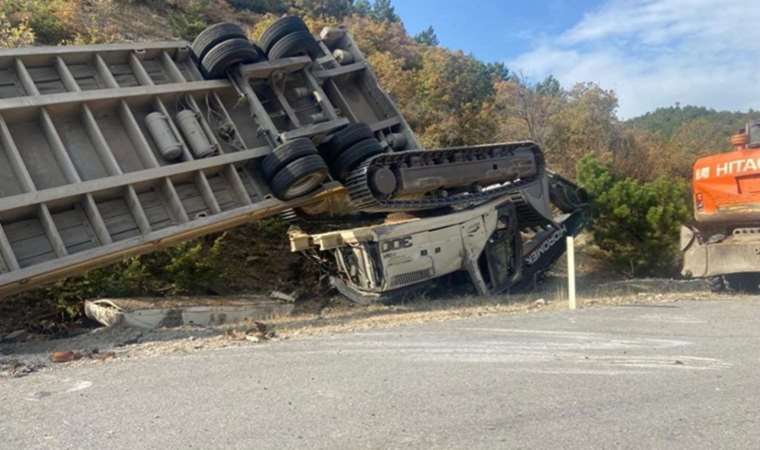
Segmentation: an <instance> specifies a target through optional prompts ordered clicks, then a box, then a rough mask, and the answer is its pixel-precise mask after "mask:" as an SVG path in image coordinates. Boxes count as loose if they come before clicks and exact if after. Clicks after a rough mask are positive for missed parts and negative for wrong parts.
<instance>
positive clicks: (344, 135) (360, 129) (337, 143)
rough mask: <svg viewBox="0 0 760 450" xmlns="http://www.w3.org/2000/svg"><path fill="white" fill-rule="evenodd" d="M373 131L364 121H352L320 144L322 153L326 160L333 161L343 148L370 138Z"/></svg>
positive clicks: (373, 135) (372, 135)
mask: <svg viewBox="0 0 760 450" xmlns="http://www.w3.org/2000/svg"><path fill="white" fill-rule="evenodd" d="M374 137H375V133H373V132H372V129H371V128H370V127H369V125H367V124H365V123H352V124H349V125H347V126H346V127H345V128H343V129H342V130H340V131H338V132H336V133H335V134H334V135H333V137H332V138H331V139H330V140H329V141H327V142H325V143H324V144H322V145H321V146H320V150H321V151H322V155H323V156H324V157H325V159H326V160H327V161H328V162H332V161H335V160H336V159H337V158H338V156H340V154H341V152H343V150H345V149H347V148H349V147H351V146H352V145H354V144H356V143H357V142H359V141H363V140H365V139H371V138H374Z"/></svg>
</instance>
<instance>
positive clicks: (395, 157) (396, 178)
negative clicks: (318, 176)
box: [344, 142, 545, 212]
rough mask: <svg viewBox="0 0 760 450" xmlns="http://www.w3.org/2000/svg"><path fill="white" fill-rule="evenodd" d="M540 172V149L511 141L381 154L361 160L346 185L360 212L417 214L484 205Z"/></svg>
mask: <svg viewBox="0 0 760 450" xmlns="http://www.w3.org/2000/svg"><path fill="white" fill-rule="evenodd" d="M544 174H545V165H544V159H543V155H542V153H541V150H540V149H539V147H538V146H537V145H536V144H534V143H532V142H512V143H505V144H492V145H483V146H474V147H458V148H450V149H440V150H411V151H404V152H396V153H385V154H382V155H377V156H375V157H373V158H370V159H368V160H366V161H364V162H363V163H362V164H361V165H360V166H359V167H358V168H356V169H354V170H353V171H352V172H351V173H350V174H349V175H348V176H347V177H346V178H345V180H344V184H345V186H346V188H347V189H348V192H349V194H350V196H351V200H352V202H353V204H354V206H355V207H356V208H357V209H359V210H361V211H365V212H393V211H420V210H427V209H436V208H442V207H447V206H458V205H466V204H478V203H482V202H484V201H487V200H490V199H492V198H496V197H499V196H502V195H505V194H507V193H509V192H512V191H518V190H520V189H521V188H523V187H525V186H527V185H529V184H531V183H534V182H537V181H540V180H541V178H542V177H543V176H544Z"/></svg>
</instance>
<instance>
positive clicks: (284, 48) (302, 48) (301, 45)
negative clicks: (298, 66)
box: [267, 31, 319, 61]
mask: <svg viewBox="0 0 760 450" xmlns="http://www.w3.org/2000/svg"><path fill="white" fill-rule="evenodd" d="M304 54H305V55H308V56H311V57H312V58H314V57H316V56H317V55H319V45H318V44H317V40H316V39H314V36H312V35H311V33H310V32H308V31H296V32H295V33H290V34H289V35H287V36H285V37H284V38H282V39H280V40H279V41H277V42H276V43H275V44H274V45H273V46H272V49H271V50H269V52H267V56H269V59H270V60H272V61H274V60H277V59H282V58H288V57H291V56H298V55H304Z"/></svg>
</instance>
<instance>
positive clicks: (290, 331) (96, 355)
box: [0, 277, 736, 378]
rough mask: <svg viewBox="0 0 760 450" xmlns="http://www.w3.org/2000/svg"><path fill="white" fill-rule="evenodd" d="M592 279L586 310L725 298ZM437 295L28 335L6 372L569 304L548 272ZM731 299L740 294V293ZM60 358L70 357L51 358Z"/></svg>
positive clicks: (6, 355) (696, 287) (647, 283)
mask: <svg viewBox="0 0 760 450" xmlns="http://www.w3.org/2000/svg"><path fill="white" fill-rule="evenodd" d="M587 281H589V280H586V279H585V277H580V278H579V279H578V284H579V292H578V294H579V295H578V297H579V303H580V305H581V307H582V308H594V307H599V306H609V305H630V304H651V305H658V304H667V303H674V302H681V301H695V300H696V301H698V300H707V299H709V300H715V299H720V298H721V296H720V295H716V294H713V293H710V292H709V289H708V288H707V286H706V284H705V283H704V282H702V281H697V280H692V281H683V280H666V279H635V280H624V281H613V282H608V283H601V284H599V283H596V282H594V283H587ZM434 294H436V297H425V296H421V297H419V298H415V299H414V300H412V301H408V302H406V303H402V304H396V305H371V306H359V305H355V304H352V303H349V302H348V301H346V300H344V299H343V298H342V297H336V298H332V299H330V300H327V301H307V302H301V303H299V304H297V305H296V309H295V310H294V312H293V313H292V314H291V315H289V316H285V317H279V318H276V319H273V320H268V321H266V323H262V322H249V323H241V324H235V325H226V326H218V327H197V326H192V327H190V326H186V327H179V328H163V329H156V330H140V329H135V328H129V327H126V326H116V327H112V328H105V327H98V328H89V329H88V328H82V329H80V330H78V331H77V332H75V333H71V334H70V335H68V336H63V337H60V338H53V337H50V336H44V335H38V334H33V333H22V334H21V335H20V336H18V337H17V338H16V341H15V342H7V341H6V342H5V343H0V378H4V377H21V376H25V375H28V374H30V373H34V372H46V371H52V370H60V369H63V368H66V367H74V366H79V365H85V364H110V363H116V364H118V363H120V362H123V361H126V360H130V359H133V358H151V357H156V356H159V355H166V354H185V353H192V352H195V351H199V350H204V349H215V348H223V347H232V346H244V345H258V344H260V343H263V342H275V341H280V340H288V339H303V338H309V337H311V336H318V335H326V334H338V333H352V332H357V331H362V330H368V329H376V328H389V327H397V326H402V325H405V324H413V323H421V322H431V321H446V320H455V319H462V318H468V317H481V316H493V315H512V314H534V313H539V312H543V311H556V310H561V309H565V308H567V298H566V291H565V288H564V279H563V278H562V277H549V278H548V279H547V280H546V281H545V282H544V283H543V284H541V285H540V287H539V289H538V290H536V291H534V292H531V293H529V294H524V295H512V296H492V297H479V296H474V295H469V294H467V293H466V292H461V293H457V292H454V293H451V294H449V295H448V296H440V293H434ZM724 298H729V297H728V296H725V297H724ZM730 298H732V299H735V298H736V296H734V295H732V296H731V297H730ZM53 359H60V360H63V361H65V362H62V363H58V362H52V360H53Z"/></svg>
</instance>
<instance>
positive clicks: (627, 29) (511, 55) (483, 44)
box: [394, 0, 760, 118]
mask: <svg viewBox="0 0 760 450" xmlns="http://www.w3.org/2000/svg"><path fill="white" fill-rule="evenodd" d="M394 6H395V8H396V11H397V12H398V13H399V15H400V16H401V18H402V19H403V21H404V24H405V25H406V27H407V30H408V31H409V32H410V33H411V34H415V33H417V32H419V31H420V30H422V29H424V28H426V27H427V26H429V25H432V26H433V27H434V28H435V30H436V33H437V34H438V37H439V39H440V41H441V44H442V45H444V46H446V47H449V48H452V49H461V50H464V51H466V52H469V53H473V54H474V55H476V56H477V57H479V58H481V59H484V60H487V61H501V62H504V63H505V64H507V66H508V67H509V68H510V69H511V70H513V71H517V72H520V73H522V74H523V75H525V76H527V77H528V78H529V79H533V80H539V79H542V78H543V77H545V76H546V75H548V74H553V75H555V76H556V77H557V78H558V79H559V80H560V81H561V82H562V83H563V85H565V86H567V87H570V86H572V85H573V84H575V83H577V82H581V81H594V82H596V83H598V84H600V85H601V86H602V87H603V88H606V89H613V90H614V91H615V92H616V93H617V95H618V98H619V100H620V108H619V110H618V114H619V116H620V117H622V118H629V117H632V116H636V115H640V114H643V113H645V112H647V111H650V110H653V109H654V108H656V107H659V106H670V105H673V104H675V103H676V102H679V103H681V104H694V105H701V106H707V107H711V108H715V109H729V110H747V109H749V108H753V109H760V2H753V1H750V0H720V1H718V0H576V1H568V0H533V1H504V0H502V1H498V0H477V1H472V0H471V1H463V0H395V1H394Z"/></svg>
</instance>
